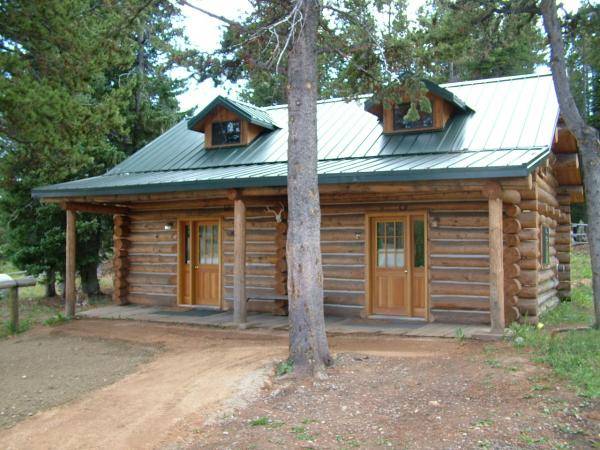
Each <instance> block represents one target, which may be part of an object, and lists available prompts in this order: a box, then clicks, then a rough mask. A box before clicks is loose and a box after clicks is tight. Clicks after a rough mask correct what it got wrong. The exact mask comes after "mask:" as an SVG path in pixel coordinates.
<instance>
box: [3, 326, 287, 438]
mask: <svg viewBox="0 0 600 450" xmlns="http://www.w3.org/2000/svg"><path fill="white" fill-rule="evenodd" d="M25 341H26V342H28V343H29V342H31V343H29V344H28V345H29V347H31V346H35V345H36V343H37V344H39V343H41V344H40V345H41V346H43V347H44V348H50V347H51V346H55V345H56V346H57V347H58V348H59V349H60V350H62V351H64V352H66V354H69V352H71V357H72V358H73V361H72V362H70V363H69V365H70V366H71V367H73V366H74V365H76V364H77V362H80V363H82V364H93V367H91V368H90V369H89V372H93V371H95V370H96V369H97V370H99V371H102V372H105V373H110V374H111V375H109V377H112V379H111V378H109V377H107V378H106V380H104V378H102V382H101V383H97V384H96V385H93V382H90V383H89V384H88V385H87V389H88V390H89V392H88V393H86V394H85V395H83V394H84V392H83V390H84V389H83V387H81V386H80V387H78V388H75V387H73V386H74V385H75V384H76V383H77V382H78V380H76V378H75V377H76V376H78V375H77V373H84V372H74V373H73V376H72V378H71V379H70V380H66V379H65V378H63V379H61V381H62V384H63V385H64V387H63V388H61V389H62V392H64V393H65V394H66V395H64V396H63V397H62V401H61V400H58V399H57V398H56V397H60V396H59V395H57V396H56V397H55V400H54V402H55V403H62V402H64V401H68V400H70V399H72V398H75V397H79V399H77V400H74V401H71V402H69V403H65V404H63V405H61V406H57V407H54V408H51V409H46V410H44V411H41V412H39V413H37V414H34V415H33V416H32V417H28V418H26V419H25V420H22V421H20V422H18V423H17V424H15V425H14V426H12V427H10V428H4V429H1V428H0V448H2V449H3V450H4V449H5V450H8V449H42V448H43V449H75V448H77V449H79V448H81V449H96V448H97V449H138V448H155V447H169V446H173V445H175V446H181V445H185V444H189V443H190V442H193V439H192V437H193V436H195V433H197V431H198V430H199V429H200V428H201V427H202V426H204V424H206V423H210V422H211V421H214V420H217V419H218V418H219V414H225V413H227V412H228V411H232V410H235V409H239V408H243V406H244V405H245V404H246V403H247V402H248V401H251V400H253V398H254V396H256V395H258V394H259V393H260V389H261V387H262V386H263V384H264V382H265V380H266V379H267V378H268V377H269V375H270V374H271V373H272V370H273V361H275V360H279V359H281V358H282V357H283V356H284V355H285V352H286V341H285V339H283V338H281V339H280V340H279V341H278V342H273V339H272V337H271V336H261V335H260V334H256V333H254V334H252V338H251V339H248V338H246V337H245V336H244V337H240V336H236V335H235V334H232V335H230V333H227V332H226V331H221V330H204V329H200V328H197V327H183V326H174V325H161V324H151V323H141V322H130V321H108V320H97V321H93V320H79V321H74V322H71V323H68V324H65V325H62V326H59V327H56V328H53V329H49V328H47V327H45V328H38V329H36V330H34V331H33V332H31V333H30V336H29V337H28V338H25ZM84 343H85V344H84ZM15 345H18V344H16V343H14V342H11V341H9V340H6V341H2V342H0V348H2V350H0V357H2V355H3V354H4V352H6V350H4V349H3V348H4V347H7V346H15ZM86 345H87V346H86ZM90 345H95V346H96V347H91V346H90ZM76 346H79V347H77V349H78V350H77V349H76ZM115 346H117V347H119V346H121V348H120V350H115ZM149 348H150V349H154V350H148V349H149ZM84 350H88V351H93V350H95V351H96V352H98V353H110V352H116V359H117V360H119V359H120V358H127V354H130V355H131V356H132V357H133V361H132V362H129V363H128V365H126V366H127V367H128V370H129V371H130V372H131V373H130V374H129V375H126V376H124V377H123V375H125V371H124V370H123V371H122V370H120V369H119V363H118V362H117V363H114V362H112V361H111V358H110V357H109V356H108V355H106V356H104V357H102V358H101V359H100V364H103V365H104V366H109V367H102V368H101V367H100V364H96V363H91V362H90V360H91V358H92V357H93V355H91V354H90V355H88V359H85V358H84V359H81V358H80V356H76V353H77V355H78V354H79V353H80V352H81V351H84ZM43 352H44V351H43V350H41V351H40V354H38V355H37V356H34V355H32V358H29V354H28V353H22V354H21V355H20V358H19V359H20V362H19V365H16V364H14V365H13V366H12V367H14V368H15V369H16V373H12V372H11V369H10V367H9V368H7V369H6V374H9V373H10V377H11V378H12V379H14V378H18V377H19V376H21V374H24V373H23V370H22V367H28V372H27V373H33V372H36V371H37V372H39V373H40V374H42V375H41V376H37V378H36V379H39V378H40V377H43V374H44V373H47V374H48V377H50V375H51V374H52V371H50V370H47V365H46V363H47V359H46V358H45V357H44V356H41V355H42V354H43ZM148 353H150V355H153V356H150V358H149V361H148V362H147V363H145V364H139V365H137V370H134V371H131V369H132V368H133V369H135V367H134V365H135V364H136V358H137V359H138V360H139V358H140V356H139V355H140V354H142V355H144V357H146V358H147V357H148ZM135 355H138V356H135ZM2 361H4V360H2ZM86 361H87V362H86ZM139 362H141V361H138V363H139ZM55 365H56V363H53V366H55ZM89 372H85V373H88V374H89ZM97 377H98V375H93V376H92V378H97ZM119 377H122V378H121V379H120V380H118V381H116V382H114V383H112V384H108V383H109V382H110V381H114V380H116V378H119ZM23 381H27V380H26V379H24V380H23ZM71 383H72V384H71ZM102 384H105V386H104V387H101V388H100V389H96V390H92V389H94V388H96V387H98V386H99V385H102ZM12 386H13V387H14V388H15V390H14V392H13V393H12V396H13V397H14V398H25V397H24V396H25V395H28V396H35V397H38V398H39V399H38V400H37V403H36V404H37V405H38V406H41V407H44V406H50V404H49V402H48V403H44V402H46V401H47V400H46V399H48V398H49V397H50V395H51V394H48V393H47V392H44V389H42V387H39V388H37V390H40V391H42V392H37V390H36V392H34V393H31V390H30V389H22V386H21V385H20V384H18V383H13V384H12ZM52 386H53V385H52ZM49 389H51V388H50V387H49ZM42 399H44V400H42ZM28 411H29V412H33V410H32V409H29V410H28Z"/></svg>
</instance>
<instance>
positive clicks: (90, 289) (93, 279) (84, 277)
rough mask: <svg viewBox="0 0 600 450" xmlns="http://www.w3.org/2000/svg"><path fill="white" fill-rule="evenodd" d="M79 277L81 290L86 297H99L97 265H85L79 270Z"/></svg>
mask: <svg viewBox="0 0 600 450" xmlns="http://www.w3.org/2000/svg"><path fill="white" fill-rule="evenodd" d="M79 276H80V277H81V290H82V291H83V292H84V293H85V294H87V295H99V294H100V293H101V292H100V283H99V282H98V265H97V264H95V263H91V264H86V265H85V266H83V267H81V268H80V269H79Z"/></svg>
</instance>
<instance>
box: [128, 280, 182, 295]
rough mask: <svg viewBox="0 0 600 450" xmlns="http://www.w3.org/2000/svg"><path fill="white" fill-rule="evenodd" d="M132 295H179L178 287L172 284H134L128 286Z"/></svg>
mask: <svg viewBox="0 0 600 450" xmlns="http://www.w3.org/2000/svg"><path fill="white" fill-rule="evenodd" d="M128 290H129V293H130V294H172V295H175V294H176V293H177V286H175V285H170V284H134V283H130V284H129V286H128Z"/></svg>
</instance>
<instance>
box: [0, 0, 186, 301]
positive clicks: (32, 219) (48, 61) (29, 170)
mask: <svg viewBox="0 0 600 450" xmlns="http://www.w3.org/2000/svg"><path fill="white" fill-rule="evenodd" d="M177 14H178V10H177V9H176V8H175V7H173V6H172V5H171V3H170V2H168V1H155V2H151V3H148V2H147V1H142V0H128V1H125V2H119V3H118V4H117V3H111V2H107V3H98V2H95V1H93V0H47V1H44V2H41V1H23V0H17V1H13V0H11V1H8V0H0V67H1V68H2V71H3V75H4V76H3V77H2V78H0V174H1V186H0V189H3V190H4V195H3V197H2V198H1V199H0V221H2V222H3V224H4V227H5V229H6V235H5V241H6V244H5V246H4V247H5V252H6V253H7V256H8V257H9V258H10V259H11V260H12V261H13V262H14V263H15V265H17V266H18V267H20V268H22V269H25V270H27V271H29V272H30V273H32V274H39V273H46V274H47V275H48V279H49V280H50V281H52V280H53V278H54V274H55V273H56V272H58V273H63V272H64V242H65V239H64V238H65V230H64V228H65V223H64V222H65V219H64V213H63V212H62V211H61V210H60V208H59V207H57V206H55V205H40V204H39V203H38V202H36V201H33V200H32V199H31V189H32V188H34V187H36V186H40V185H43V184H51V183H57V182H62V181H68V180H72V179H77V178H83V177H89V176H94V175H99V174H102V173H104V172H106V170H108V169H109V168H110V167H112V166H113V165H115V164H116V163H118V162H119V161H120V160H122V159H123V158H124V157H125V156H126V155H127V154H131V153H132V152H133V151H134V150H136V149H137V148H139V147H140V146H142V145H143V144H145V143H146V142H148V141H149V140H151V139H153V138H154V137H155V136H157V135H159V134H160V133H162V132H163V131H164V130H165V129H166V128H167V127H168V126H170V125H172V124H173V123H174V121H176V120H178V119H179V117H180V116H179V114H178V112H177V109H178V105H177V100H176V95H177V94H178V93H179V92H180V89H181V88H182V86H181V82H178V81H174V80H171V79H170V78H169V73H168V72H169V70H170V69H171V68H172V67H174V65H176V64H179V63H186V62H187V61H188V60H191V59H192V58H193V53H190V52H184V51H179V50H178V49H177V46H176V45H175V43H176V42H177V40H178V39H181V37H182V31H181V29H178V28H176V27H175V26H173V25H172V23H173V22H175V18H176V16H177ZM111 222H112V221H111V219H110V217H106V216H104V217H102V216H94V215H89V214H81V215H80V218H79V220H78V223H77V234H78V248H77V254H78V256H77V263H78V269H79V272H80V275H81V278H82V287H83V288H84V291H86V292H87V293H97V292H98V290H99V286H98V280H97V276H96V272H97V266H98V263H99V261H100V260H101V259H102V258H104V257H105V255H106V253H107V252H109V251H110V246H111V235H112V223H111Z"/></svg>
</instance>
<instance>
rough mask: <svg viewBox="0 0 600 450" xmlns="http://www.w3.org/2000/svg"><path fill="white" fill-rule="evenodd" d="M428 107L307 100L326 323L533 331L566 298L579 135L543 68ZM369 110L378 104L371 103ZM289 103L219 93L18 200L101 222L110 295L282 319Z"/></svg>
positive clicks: (579, 192) (432, 93)
mask: <svg viewBox="0 0 600 450" xmlns="http://www.w3.org/2000/svg"><path fill="white" fill-rule="evenodd" d="M426 86H427V89H428V94H427V95H428V96H429V99H430V101H431V105H432V108H431V112H430V113H426V112H424V111H421V113H420V118H419V119H418V120H417V121H413V122H410V121H407V120H406V112H407V109H408V106H409V105H408V104H407V103H399V104H393V103H391V104H390V102H377V101H375V100H374V99H373V97H368V96H366V97H359V98H358V99H355V100H352V101H346V100H343V99H333V100H323V101H320V102H319V103H318V107H317V111H318V112H317V116H318V117H317V123H318V160H319V161H318V177H319V186H320V201H321V215H322V219H321V251H322V261H323V284H324V299H323V301H324V309H325V313H326V314H328V315H342V316H354V317H363V318H375V319H377V318H411V319H413V320H421V321H434V322H447V323H457V324H458V323H478V324H490V325H491V327H492V330H502V329H503V328H504V327H505V326H506V325H507V324H508V323H510V322H512V321H514V320H518V319H521V320H523V319H526V320H528V321H531V322H535V321H536V320H538V318H539V316H540V314H541V313H542V312H543V311H545V310H547V309H548V308H551V307H553V306H554V305H556V304H557V303H558V302H559V301H560V299H561V297H567V296H568V295H569V290H570V284H569V283H570V245H571V240H570V227H569V225H570V205H571V204H572V203H576V202H582V201H583V195H584V194H583V188H582V175H581V172H580V167H579V165H580V163H579V157H578V153H577V142H576V141H575V139H574V138H573V135H572V134H571V133H570V132H569V131H568V130H567V129H566V128H565V127H564V125H563V123H562V121H561V118H560V111H559V108H558V103H557V99H556V94H555V91H554V87H553V83H552V78H551V76H550V75H538V74H534V75H525V76H514V77H504V78H496V79H484V80H475V81H467V82H459V83H449V84H442V85H436V84H434V83H431V82H426ZM382 103H384V104H385V105H383V104H382ZM287 123H288V117H287V107H286V105H280V106H273V107H264V108H259V107H256V106H253V105H250V104H247V103H244V102H240V101H237V100H233V99H229V98H225V97H217V98H215V99H214V101H212V102H211V103H210V104H208V105H207V106H206V107H205V108H204V109H202V110H201V111H200V112H199V113H198V114H196V115H195V116H194V117H192V118H190V119H186V120H183V121H181V122H180V123H178V124H176V125H175V126H174V127H172V128H171V129H170V130H168V131H167V132H165V133H164V134H162V135H161V136H159V137H158V138H156V139H155V140H154V141H152V142H150V143H149V144H147V145H146V146H145V147H143V148H142V149H140V150H139V151H137V152H136V153H135V154H133V155H132V156H131V157H129V158H128V159H126V160H125V161H123V162H122V163H120V164H118V165H117V166H116V167H114V168H113V169H111V170H110V171H108V172H107V173H106V174H104V175H101V176H97V177H92V178H87V179H82V180H76V181H70V182H66V183H61V184H55V185H52V186H44V187H40V188H37V189H35V190H34V191H33V197H35V198H38V199H41V200H42V201H44V202H51V203H57V204H60V205H62V207H63V208H64V209H65V210H66V215H67V242H66V246H67V282H66V290H67V299H71V303H73V299H74V297H75V284H74V283H75V282H74V280H75V239H76V237H75V218H76V214H77V212H78V211H83V212H95V213H105V214H112V215H113V216H114V270H115V276H114V293H113V296H114V302H115V303H116V304H118V305H125V304H128V303H133V304H143V305H164V306H169V307H171V306H180V307H203V308H218V309H222V310H228V309H233V310H234V315H235V317H236V319H237V320H239V321H241V322H243V321H244V318H245V314H246V310H248V311H262V312H271V313H273V314H285V313H286V308H287V295H286V293H287V277H286V251H285V248H286V232H287V227H286V220H287V215H286V211H287V205H286V203H287V198H286V181H287V180H286V173H287V141H288V133H287Z"/></svg>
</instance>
